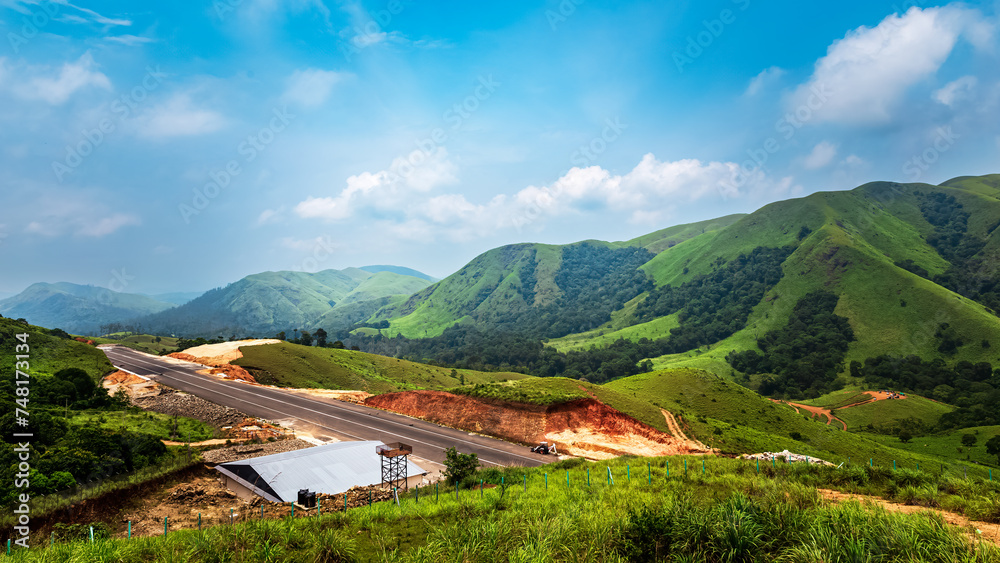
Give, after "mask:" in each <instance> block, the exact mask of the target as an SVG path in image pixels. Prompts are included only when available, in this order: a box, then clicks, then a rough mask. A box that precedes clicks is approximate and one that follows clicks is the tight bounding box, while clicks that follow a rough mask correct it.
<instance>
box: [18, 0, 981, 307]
mask: <svg viewBox="0 0 1000 563" xmlns="http://www.w3.org/2000/svg"><path fill="white" fill-rule="evenodd" d="M495 4H496V5H494V6H479V5H476V4H475V3H471V4H470V3H458V2H454V3H452V2H411V1H396V0H393V1H375V2H346V1H345V2H336V3H335V2H330V1H321V0H294V1H280V0H242V1H240V0H218V1H215V0H213V1H200V2H178V3H173V4H171V3H165V4H164V5H157V6H155V7H154V6H152V5H149V6H142V7H139V8H137V7H136V3H134V2H85V1H84V0H79V2H77V3H70V2H67V1H48V0H46V1H43V2H32V1H25V0H0V139H2V142H0V170H2V171H3V173H2V175H0V256H2V258H3V261H4V266H3V270H2V272H3V274H2V275H0V296H3V295H9V294H13V293H16V292H18V291H20V290H22V289H24V287H26V286H27V285H29V284H30V283H33V282H36V281H50V282H54V281H70V282H75V283H90V284H94V285H101V286H105V287H111V288H112V289H115V290H125V291H129V292H146V293H157V292H167V291H192V290H205V289H209V288H211V287H215V286H221V285H225V284H226V283H229V282H232V281H235V280H237V279H239V278H240V277H242V276H245V275H248V274H251V273H256V272H260V271H265V270H309V271H315V270H319V269H326V268H338V269H339V268H344V267H348V266H363V265H367V264H397V265H402V266H408V267H412V268H416V269H418V270H422V271H424V272H427V273H429V274H431V275H434V276H438V277H443V276H445V275H448V274H449V273H451V272H453V271H454V270H456V269H457V268H459V267H461V266H462V265H463V264H464V263H466V262H467V261H469V260H470V259H472V258H473V257H474V256H476V255H477V254H479V253H481V252H483V251H485V250H488V249H490V248H493V247H496V246H500V245H503V244H508V243H515V242H524V241H532V242H545V243H567V242H572V241H576V240H582V239H588V238H597V239H604V240H623V239H628V238H632V237H635V236H638V235H641V234H644V233H647V232H651V231H654V230H657V229H660V228H663V227H667V226H670V225H675V224H679V223H685V222H691V221H696V220H702V219H708V218H712V217H717V216H721V215H725V214H729V213H734V212H750V211H753V210H754V209H757V208H759V207H760V206H762V205H764V204H766V203H768V202H771V201H776V200H780V199H786V198H789V197H797V196H802V195H806V194H808V193H812V192H815V191H820V190H841V189H850V188H853V187H855V186H857V185H859V184H862V183H865V182H868V181H873V180H893V181H907V182H909V181H921V182H929V183H939V182H942V181H944V180H947V179H949V178H951V177H954V176H959V175H973V174H986V173H996V172H1000V164H998V163H1000V158H998V157H1000V128H998V127H997V123H1000V119H998V118H1000V70H998V69H1000V64H998V62H1000V61H998V59H1000V36H998V29H997V28H998V24H1000V21H998V16H997V14H998V11H1000V10H998V7H1000V3H998V2H995V1H988V2H985V3H967V4H959V3H950V4H939V3H931V2H924V3H920V2H916V3H914V2H908V3H903V2H882V1H865V2H841V3H837V4H828V3H827V4H819V3H802V2H785V1H773V2H767V3H765V2H762V1H759V0H725V1H717V2H662V1H656V2H623V1H616V2H599V1H596V0H563V1H554V0H553V1H545V2H531V3H529V2H516V1H513V2H504V3H495ZM804 4H806V5H804Z"/></svg>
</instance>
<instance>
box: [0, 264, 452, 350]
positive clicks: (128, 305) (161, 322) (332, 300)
mask: <svg viewBox="0 0 1000 563" xmlns="http://www.w3.org/2000/svg"><path fill="white" fill-rule="evenodd" d="M433 280H434V278H431V277H430V276H427V275H426V274H423V273H421V272H418V271H416V270H412V269H410V268H403V267H399V266H365V267H364V268H347V269H344V270H339V271H338V270H325V271H322V272H316V273H305V272H264V273H260V274H254V275H251V276H247V277H245V278H243V279H241V280H239V281H237V282H235V283H232V284H229V285H228V286H226V287H224V288H218V289H213V290H211V291H208V292H205V293H191V292H178V293H165V294H158V295H155V296H147V295H139V294H131V293H119V292H115V291H111V290H108V289H105V288H101V287H94V286H85V285H77V284H72V283H65V282H63V283H55V284H48V283H37V284H34V285H32V286H31V287H29V288H28V289H26V290H25V291H23V292H21V293H20V294H18V295H15V296H14V297H10V298H8V299H4V300H2V301H0V315H3V316H5V317H11V318H24V319H27V320H28V321H29V322H31V323H32V324H36V325H39V326H47V327H51V328H62V329H63V330H66V331H69V332H72V333H74V334H90V335H96V334H99V333H100V332H102V330H101V327H102V326H104V325H107V324H109V323H125V324H129V325H132V326H135V327H140V328H141V330H142V331H143V332H151V333H157V334H177V335H180V336H202V335H219V334H223V333H224V334H225V336H231V335H233V334H238V335H241V336H243V335H258V334H259V335H273V334H275V333H277V332H278V331H283V330H285V331H293V330H295V329H307V328H312V327H313V326H316V325H317V323H318V322H320V321H321V320H322V319H335V320H334V321H333V322H334V323H335V324H337V325H338V326H339V325H345V326H346V325H350V324H353V323H355V322H359V321H362V320H364V319H365V318H367V317H369V316H371V314H372V313H374V312H375V311H376V310H378V309H379V308H381V307H382V306H385V305H387V304H389V303H391V302H394V301H393V300H394V299H396V300H399V299H405V298H406V297H407V296H409V295H410V294H412V293H414V292H416V291H419V290H420V289H423V288H424V287H426V286H428V285H430V283H431V281H433Z"/></svg>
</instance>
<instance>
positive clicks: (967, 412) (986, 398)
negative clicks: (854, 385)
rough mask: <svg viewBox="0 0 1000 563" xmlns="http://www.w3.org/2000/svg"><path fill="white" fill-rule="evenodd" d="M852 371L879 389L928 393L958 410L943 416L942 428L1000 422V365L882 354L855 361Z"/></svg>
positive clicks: (989, 424)
mask: <svg viewBox="0 0 1000 563" xmlns="http://www.w3.org/2000/svg"><path fill="white" fill-rule="evenodd" d="M851 375H853V376H855V377H861V378H864V381H865V384H866V385H868V386H870V387H873V388H876V389H893V390H898V391H903V392H906V393H916V394H918V395H924V396H926V397H930V398H932V399H934V400H937V401H941V402H943V403H949V404H953V405H955V406H957V407H958V409H957V410H955V411H953V412H950V413H948V414H945V415H944V416H942V417H941V420H940V422H939V426H940V427H941V428H942V429H952V428H968V427H970V426H991V425H996V424H1000V369H994V368H993V366H992V365H990V364H989V363H987V362H980V363H977V364H974V363H972V362H964V361H963V362H957V363H956V364H954V365H952V366H949V365H948V364H946V363H945V361H944V360H942V359H940V358H937V359H934V360H931V361H924V360H923V359H921V358H919V357H917V356H906V357H904V358H897V357H893V356H878V357H875V358H868V359H867V360H865V362H864V363H863V364H862V363H861V362H857V361H855V362H851Z"/></svg>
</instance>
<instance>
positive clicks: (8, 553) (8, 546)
mask: <svg viewBox="0 0 1000 563" xmlns="http://www.w3.org/2000/svg"><path fill="white" fill-rule="evenodd" d="M91 543H93V540H91ZM7 555H10V539H9V538H8V539H7Z"/></svg>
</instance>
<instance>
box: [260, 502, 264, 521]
mask: <svg viewBox="0 0 1000 563" xmlns="http://www.w3.org/2000/svg"><path fill="white" fill-rule="evenodd" d="M260 519H261V520H263V519H264V503H263V502H261V503H260Z"/></svg>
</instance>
